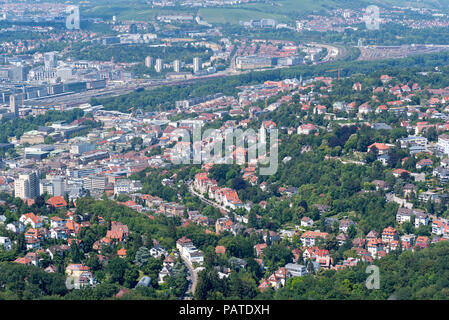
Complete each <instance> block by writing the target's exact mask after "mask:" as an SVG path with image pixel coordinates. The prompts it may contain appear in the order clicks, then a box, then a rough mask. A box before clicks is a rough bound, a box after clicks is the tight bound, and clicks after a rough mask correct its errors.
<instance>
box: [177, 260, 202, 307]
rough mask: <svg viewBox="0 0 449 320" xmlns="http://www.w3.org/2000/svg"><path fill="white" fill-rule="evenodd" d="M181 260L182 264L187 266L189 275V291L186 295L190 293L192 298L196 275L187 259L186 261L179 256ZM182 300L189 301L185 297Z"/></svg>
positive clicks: (196, 281) (196, 282)
mask: <svg viewBox="0 0 449 320" xmlns="http://www.w3.org/2000/svg"><path fill="white" fill-rule="evenodd" d="M181 259H182V261H184V264H185V265H186V266H187V268H188V269H189V273H190V280H191V284H189V289H188V290H187V292H186V293H191V294H192V296H193V295H194V294H195V289H196V285H197V284H198V274H197V272H196V270H195V269H194V268H193V266H192V264H191V263H190V261H189V260H188V259H186V258H185V257H184V256H183V255H181ZM184 300H191V298H190V297H185V298H184Z"/></svg>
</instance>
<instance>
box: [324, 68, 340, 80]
mask: <svg viewBox="0 0 449 320" xmlns="http://www.w3.org/2000/svg"><path fill="white" fill-rule="evenodd" d="M335 71H337V72H338V80H340V73H341V68H338V69H333V70H328V71H326V72H335Z"/></svg>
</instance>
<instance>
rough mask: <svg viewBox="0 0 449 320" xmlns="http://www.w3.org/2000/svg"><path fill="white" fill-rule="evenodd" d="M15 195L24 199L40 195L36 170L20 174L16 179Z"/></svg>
mask: <svg viewBox="0 0 449 320" xmlns="http://www.w3.org/2000/svg"><path fill="white" fill-rule="evenodd" d="M14 195H15V196H16V197H18V198H21V199H22V200H25V199H34V198H36V197H37V196H38V195H39V178H38V177H37V174H36V172H29V173H25V174H20V175H19V178H17V179H15V180H14Z"/></svg>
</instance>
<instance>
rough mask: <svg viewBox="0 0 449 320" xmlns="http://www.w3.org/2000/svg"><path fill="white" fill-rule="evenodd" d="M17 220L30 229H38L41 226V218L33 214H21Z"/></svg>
mask: <svg viewBox="0 0 449 320" xmlns="http://www.w3.org/2000/svg"><path fill="white" fill-rule="evenodd" d="M19 220H20V222H22V223H23V224H25V225H27V224H29V225H31V227H32V228H40V227H42V224H43V221H42V218H41V217H39V216H36V215H35V214H34V213H33V212H29V213H26V214H23V215H22V216H21V217H20V219H19Z"/></svg>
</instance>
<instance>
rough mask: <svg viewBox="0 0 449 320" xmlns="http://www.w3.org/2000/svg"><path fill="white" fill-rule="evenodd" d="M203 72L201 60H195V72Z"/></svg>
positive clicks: (196, 58)
mask: <svg viewBox="0 0 449 320" xmlns="http://www.w3.org/2000/svg"><path fill="white" fill-rule="evenodd" d="M200 70H201V59H200V58H198V57H195V58H193V72H198V71H200Z"/></svg>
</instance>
